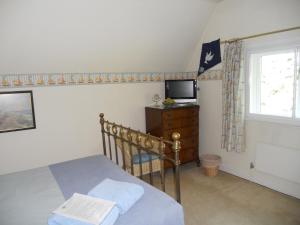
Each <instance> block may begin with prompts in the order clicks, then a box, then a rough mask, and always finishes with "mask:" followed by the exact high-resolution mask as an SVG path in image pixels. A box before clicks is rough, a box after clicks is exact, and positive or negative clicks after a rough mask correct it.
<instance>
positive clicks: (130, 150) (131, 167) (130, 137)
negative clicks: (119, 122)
mask: <svg viewBox="0 0 300 225" xmlns="http://www.w3.org/2000/svg"><path fill="white" fill-rule="evenodd" d="M127 144H128V147H129V155H130V172H131V175H132V176H134V168H133V154H132V144H133V143H132V132H131V129H130V127H128V131H127Z"/></svg>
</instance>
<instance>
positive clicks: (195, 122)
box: [145, 105, 199, 167]
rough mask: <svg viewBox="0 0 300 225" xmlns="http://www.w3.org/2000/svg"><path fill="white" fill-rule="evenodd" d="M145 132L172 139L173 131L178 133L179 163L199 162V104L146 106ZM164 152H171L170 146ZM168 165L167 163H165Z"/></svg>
mask: <svg viewBox="0 0 300 225" xmlns="http://www.w3.org/2000/svg"><path fill="white" fill-rule="evenodd" d="M145 111H146V132H147V133H150V134H152V135H154V136H157V137H164V138H166V139H169V140H172V138H171V135H172V133H173V132H178V133H180V142H181V150H180V161H181V163H186V162H191V161H196V162H197V163H199V156H198V148H199V106H198V105H187V106H181V107H172V108H164V107H146V109H145ZM166 154H172V151H171V149H170V148H167V149H166ZM165 165H166V167H168V164H167V163H166V164H165Z"/></svg>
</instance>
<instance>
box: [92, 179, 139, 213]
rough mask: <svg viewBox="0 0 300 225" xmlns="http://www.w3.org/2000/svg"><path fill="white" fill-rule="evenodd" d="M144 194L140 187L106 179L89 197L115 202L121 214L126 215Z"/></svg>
mask: <svg viewBox="0 0 300 225" xmlns="http://www.w3.org/2000/svg"><path fill="white" fill-rule="evenodd" d="M143 194H144V188H143V187H142V186H140V185H137V184H133V183H127V182H120V181H115V180H111V179H109V178H106V179H105V180H103V181H102V182H101V183H100V184H98V185H97V186H96V187H94V188H93V189H92V190H91V191H90V192H89V193H88V195H90V196H93V197H96V198H102V199H104V200H109V201H113V202H115V203H116V206H117V207H118V208H119V210H120V214H124V213H126V212H127V211H128V210H129V209H130V208H131V207H132V206H133V205H134V204H135V203H136V202H137V201H138V200H139V199H140V198H141V197H142V195H143Z"/></svg>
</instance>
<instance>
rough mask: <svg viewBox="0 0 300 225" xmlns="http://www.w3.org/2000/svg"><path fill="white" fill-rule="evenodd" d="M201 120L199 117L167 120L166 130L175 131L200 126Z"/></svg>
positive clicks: (164, 123)
mask: <svg viewBox="0 0 300 225" xmlns="http://www.w3.org/2000/svg"><path fill="white" fill-rule="evenodd" d="M198 121H199V118H198V116H194V117H185V118H181V119H166V120H164V121H163V127H164V129H167V130H168V129H174V128H181V127H188V126H195V125H198Z"/></svg>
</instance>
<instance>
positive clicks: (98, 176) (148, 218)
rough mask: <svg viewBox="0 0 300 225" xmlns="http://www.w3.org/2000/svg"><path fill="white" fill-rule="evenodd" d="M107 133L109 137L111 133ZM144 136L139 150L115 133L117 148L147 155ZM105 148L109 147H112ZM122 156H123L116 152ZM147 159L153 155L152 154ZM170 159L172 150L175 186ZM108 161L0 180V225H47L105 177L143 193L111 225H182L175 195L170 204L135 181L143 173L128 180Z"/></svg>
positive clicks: (90, 161)
mask: <svg viewBox="0 0 300 225" xmlns="http://www.w3.org/2000/svg"><path fill="white" fill-rule="evenodd" d="M101 119H102V120H101V121H100V123H102V124H101V125H104V124H105V123H107V122H108V121H105V120H104V118H103V116H102V117H101ZM108 125H109V124H108ZM108 130H109V129H107V127H106V128H104V126H102V134H104V135H105V134H110V133H109V132H108ZM103 131H104V132H103ZM131 131H132V130H130V133H131ZM113 134H115V133H114V132H113ZM131 134H132V133H131ZM138 134H140V133H138ZM102 137H104V140H107V142H108V141H109V142H110V140H108V139H107V138H105V136H102ZM115 137H117V136H115ZM145 137H146V138H145V142H144V144H145V145H146V146H145V145H143V144H142V145H141V146H139V145H136V144H137V143H136V142H134V141H132V139H131V138H130V135H127V136H126V137H124V136H122V134H121V136H120V137H119V138H121V139H119V140H121V142H120V143H121V144H122V146H124V142H126V143H132V144H133V145H134V146H135V147H137V150H138V151H140V150H142V149H144V150H145V151H146V152H147V154H148V153H151V154H152V153H153V152H152V150H151V148H152V147H153V146H154V145H153V142H152V141H151V137H150V136H145ZM149 138H150V139H149ZM176 138H177V137H176ZM149 140H150V144H149ZM155 140H156V139H155ZM159 141H160V143H161V144H162V143H163V140H162V139H159ZM104 142H105V141H104ZM151 143H152V144H151ZM170 143H171V144H172V142H170ZM104 144H107V143H104ZM173 144H174V143H173ZM109 145H110V146H111V145H112V143H110V144H109ZM103 146H104V145H103ZM115 146H116V148H117V143H115ZM128 146H131V145H128ZM149 146H150V147H149ZM140 147H141V148H140ZM164 147H165V145H160V150H164ZM173 147H174V149H179V148H180V146H179V142H176V143H175V144H174V145H173ZM104 148H105V147H104ZM130 149H131V147H130ZM106 150H107V152H111V148H109V149H106ZM131 150H132V149H131ZM159 152H160V153H157V154H158V156H157V157H158V158H156V159H159V161H160V162H161V163H162V162H164V160H165V158H164V154H163V151H159ZM122 154H124V153H123V152H122ZM153 154H156V153H155V152H154V153H153ZM176 155H177V153H176V151H175V160H173V161H172V162H174V165H175V166H174V172H175V176H174V178H175V181H176V178H178V173H177V174H176V171H177V172H179V171H178V167H177V166H176V162H177V161H176V157H177V156H178V155H177V156H176ZM111 156H112V155H107V154H105V155H97V156H90V157H86V158H81V159H76V160H72V161H67V162H62V163H58V164H53V165H50V166H47V167H41V168H37V169H33V170H28V171H22V172H17V173H13V174H8V175H1V176H0V224H1V225H2V224H3V225H45V224H47V218H48V217H49V216H50V214H51V212H52V211H53V210H54V209H56V208H57V207H58V206H59V205H60V204H62V203H63V202H64V201H65V200H66V199H68V198H69V197H71V195H72V194H73V193H74V192H77V193H81V194H87V193H88V191H90V190H91V189H92V188H93V187H94V186H96V185H97V184H98V183H100V182H101V181H102V180H104V179H105V178H111V179H114V180H118V181H126V182H132V183H136V184H139V185H142V186H143V187H144V190H145V193H144V195H143V196H142V198H141V199H140V200H139V201H138V202H137V203H136V204H135V205H134V206H133V207H132V208H131V209H130V210H129V211H128V212H127V213H125V214H123V215H120V217H119V219H118V220H117V222H116V223H115V224H116V225H129V224H130V225H170V224H172V225H183V224H184V214H183V208H182V206H181V205H180V204H179V203H178V202H177V201H178V200H180V196H179V198H178V195H177V197H176V200H177V201H176V200H175V199H173V198H172V197H170V196H168V195H167V194H165V193H164V192H162V191H160V190H159V189H157V188H155V187H153V186H151V185H150V184H148V183H146V182H144V181H143V180H141V179H138V177H140V178H141V177H143V172H142V173H141V174H139V175H138V176H133V175H131V174H130V173H128V171H127V170H126V166H125V164H124V165H123V166H122V167H123V169H125V170H122V169H121V168H122V167H120V165H118V164H116V163H114V162H113V161H111V160H110V159H112V157H111ZM151 157H152V156H151ZM151 157H150V158H151ZM123 162H124V161H123ZM178 165H179V164H178ZM149 166H150V167H151V168H150V173H149V174H148V175H149V176H151V175H152V172H153V171H152V166H151V165H150V163H149ZM139 168H140V166H139ZM163 170H164V169H163V167H161V170H160V175H161V177H162V178H164V174H163V172H162V171H163ZM131 171H132V170H131ZM162 184H164V182H162ZM175 186H176V182H175ZM175 189H176V190H177V191H178V190H179V189H178V188H176V187H175Z"/></svg>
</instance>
